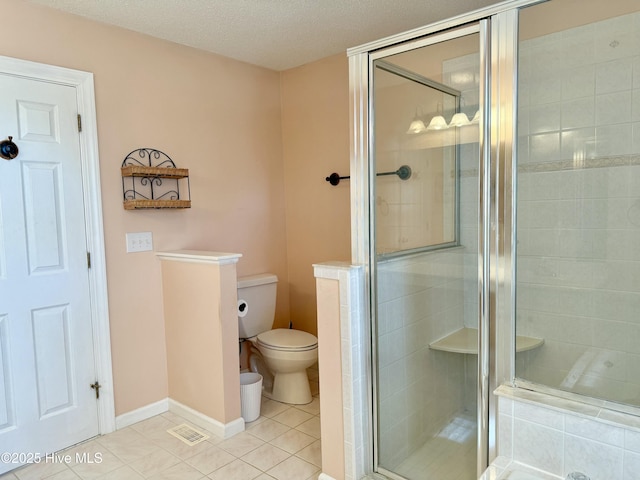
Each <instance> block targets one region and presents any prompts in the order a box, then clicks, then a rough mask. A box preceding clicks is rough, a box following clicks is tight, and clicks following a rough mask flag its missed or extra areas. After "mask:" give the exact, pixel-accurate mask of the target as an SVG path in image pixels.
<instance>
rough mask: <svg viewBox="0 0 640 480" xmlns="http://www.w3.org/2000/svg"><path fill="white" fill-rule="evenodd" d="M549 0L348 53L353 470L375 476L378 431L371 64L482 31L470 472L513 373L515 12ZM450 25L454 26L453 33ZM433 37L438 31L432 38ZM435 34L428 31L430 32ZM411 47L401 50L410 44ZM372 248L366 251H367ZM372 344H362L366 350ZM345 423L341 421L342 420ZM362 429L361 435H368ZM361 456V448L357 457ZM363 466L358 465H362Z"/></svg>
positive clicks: (487, 449)
mask: <svg viewBox="0 0 640 480" xmlns="http://www.w3.org/2000/svg"><path fill="white" fill-rule="evenodd" d="M544 1H547V0H508V1H505V2H502V3H499V4H497V5H494V6H491V7H487V8H484V9H480V10H476V11H474V12H471V13H468V14H465V15H461V16H458V17H454V18H452V19H449V20H445V21H443V22H438V23H435V24H432V25H429V26H426V27H423V28H418V29H415V30H411V31H408V32H405V33H402V34H399V35H395V36H392V37H388V38H386V39H381V40H378V41H375V42H371V43H368V44H366V45H362V46H359V47H355V48H352V49H349V50H348V52H347V53H348V56H349V58H348V59H349V102H350V108H349V113H350V118H349V121H350V134H351V135H350V136H351V151H350V154H351V155H350V159H351V160H350V162H351V163H350V170H351V172H350V173H351V216H352V221H351V245H352V263H354V264H357V265H364V267H365V278H364V284H365V294H366V295H367V296H368V297H369V302H365V305H363V307H364V309H365V310H366V311H365V312H364V318H368V319H369V320H370V321H369V322H368V324H367V325H362V334H363V335H368V336H369V338H370V342H368V343H367V342H366V340H364V341H363V343H362V344H361V348H362V358H361V361H362V362H363V365H364V369H365V370H366V371H367V372H369V376H368V378H367V381H368V388H366V387H365V388H363V389H362V391H361V394H362V395H363V403H365V404H368V405H369V409H370V411H369V416H368V418H367V419H363V422H362V423H363V426H364V427H365V430H366V431H365V434H364V435H363V439H362V443H361V444H360V443H358V442H356V443H355V444H354V445H353V446H352V448H353V452H355V453H356V454H357V455H360V457H359V458H361V459H362V462H363V463H364V464H367V465H369V468H366V466H365V469H364V470H362V469H358V470H354V472H356V473H357V474H358V478H361V475H362V474H366V473H373V471H375V470H376V469H377V467H378V464H377V458H376V453H375V449H374V444H373V443H374V442H373V438H375V435H376V434H377V431H376V429H377V427H376V418H377V405H376V402H375V398H376V388H377V387H376V384H375V379H374V378H373V375H374V374H373V370H374V368H375V366H376V364H377V361H376V351H375V345H374V338H375V333H376V332H375V322H373V321H372V320H373V318H375V317H374V315H375V313H376V312H375V308H376V288H375V287H376V285H375V278H376V277H375V275H376V271H375V252H374V245H373V237H372V236H371V233H372V232H373V231H375V230H374V228H375V226H373V227H372V220H373V212H374V210H373V204H372V202H373V200H372V199H371V197H372V195H371V191H370V189H371V185H373V183H372V181H373V180H374V179H375V177H374V176H373V175H375V174H374V173H373V171H372V168H371V161H370V155H371V154H372V152H373V144H372V141H371V135H370V132H373V128H372V127H373V125H372V119H373V115H372V109H373V105H372V104H371V100H370V98H371V95H370V92H371V84H370V81H371V79H372V68H373V67H372V65H373V60H374V59H377V58H382V57H384V56H388V55H393V54H394V53H400V52H401V51H406V50H410V49H412V48H419V47H420V46H425V45H428V44H430V43H436V42H433V41H432V40H430V39H432V38H433V37H437V38H438V42H440V41H444V40H445V39H446V36H447V35H449V36H450V37H449V38H455V37H458V36H462V34H461V33H460V32H461V31H464V29H463V28H460V27H464V26H465V25H468V24H471V23H476V27H475V28H476V31H477V32H479V33H480V37H481V38H480V59H481V68H480V73H481V83H480V96H481V98H480V102H481V106H482V107H484V108H483V109H482V112H483V114H482V116H481V120H480V132H482V134H481V135H480V137H481V138H480V142H481V144H480V152H481V165H480V168H479V176H480V179H479V183H480V185H479V187H480V192H479V197H480V198H479V201H480V204H481V206H480V211H479V217H480V218H479V223H480V225H479V227H480V228H479V239H478V243H479V244H478V247H479V249H478V252H479V258H478V266H479V278H478V282H479V308H480V323H479V333H478V337H479V338H478V341H479V345H478V347H479V358H478V370H479V372H478V373H479V375H478V395H479V397H478V400H479V401H478V419H479V423H480V425H479V427H480V428H479V429H478V472H479V473H481V472H482V471H483V470H484V468H486V466H487V465H488V464H489V463H490V462H491V461H492V460H493V459H494V458H495V457H496V456H497V431H496V422H497V398H496V397H495V395H493V393H492V392H493V390H494V389H495V388H497V386H499V385H500V384H502V383H509V384H512V383H513V381H514V374H515V368H514V367H515V315H514V313H515V248H516V238H515V237H516V234H515V225H516V224H515V214H516V209H515V198H516V191H515V190H516V184H515V168H514V164H515V163H514V162H515V153H516V152H515V139H516V138H517V137H516V121H515V119H516V116H515V109H516V93H517V90H516V89H517V80H516V75H517V51H518V10H519V9H520V8H522V7H527V6H530V5H534V4H536V3H541V2H544ZM453 29H457V30H453ZM436 34H437V35H436ZM432 36H433V37H432ZM409 44H410V45H411V48H407V46H408V45H409ZM372 252H373V253H372ZM368 349H370V350H368ZM345 420H346V419H345ZM367 432H368V435H367ZM358 452H359V453H358ZM361 470H362V471H361Z"/></svg>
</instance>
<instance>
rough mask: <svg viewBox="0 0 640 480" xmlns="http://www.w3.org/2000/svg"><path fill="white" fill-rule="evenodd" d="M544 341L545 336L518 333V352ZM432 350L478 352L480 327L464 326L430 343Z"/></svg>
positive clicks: (537, 345) (536, 346) (473, 353)
mask: <svg viewBox="0 0 640 480" xmlns="http://www.w3.org/2000/svg"><path fill="white" fill-rule="evenodd" d="M543 343H544V339H543V338H535V337H526V336H524V335H516V352H526V351H527V350H533V349H534V348H538V347H540V346H541V345H542V344H543ZM429 348H430V349H432V350H442V351H443V352H453V353H470V354H472V355H477V354H478V329H476V328H469V327H462V328H461V329H460V330H456V331H455V332H453V333H450V334H449V335H447V336H446V337H444V338H441V339H440V340H437V341H435V342H433V343H430V344H429Z"/></svg>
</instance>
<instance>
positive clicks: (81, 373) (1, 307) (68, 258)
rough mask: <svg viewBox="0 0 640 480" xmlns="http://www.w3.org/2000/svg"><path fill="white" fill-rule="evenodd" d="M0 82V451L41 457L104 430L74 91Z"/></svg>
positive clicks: (7, 80) (19, 80)
mask: <svg viewBox="0 0 640 480" xmlns="http://www.w3.org/2000/svg"><path fill="white" fill-rule="evenodd" d="M0 90H1V91H2V92H3V94H2V98H0V135H2V136H7V135H11V136H13V137H14V142H16V143H17V144H18V146H19V148H20V154H19V155H18V157H16V158H15V159H13V160H11V161H5V160H0V445H1V446H2V448H0V450H2V451H10V452H11V451H12V452H17V453H20V452H32V453H39V454H41V455H45V454H46V453H51V452H54V451H58V450H61V449H63V448H65V447H67V446H69V445H72V444H75V443H78V442H80V441H82V440H85V439H87V438H90V437H92V436H95V435H97V433H98V419H97V403H96V399H95V392H94V391H93V390H92V389H91V388H90V387H89V385H90V384H92V383H93V382H94V381H95V380H96V378H95V364H94V354H93V333H92V325H91V310H90V303H89V277H88V268H87V260H86V255H87V253H86V252H87V240H86V232H85V218H84V203H83V191H82V170H81V157H80V146H79V137H78V131H77V120H76V115H77V100H76V90H75V88H73V87H68V86H63V85H57V84H53V83H46V82H38V81H35V80H28V79H23V78H16V77H11V76H7V75H0ZM14 467H16V465H15V464H14V465H0V473H2V472H4V471H7V470H8V469H10V468H14Z"/></svg>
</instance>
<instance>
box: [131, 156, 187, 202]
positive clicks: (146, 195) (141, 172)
mask: <svg viewBox="0 0 640 480" xmlns="http://www.w3.org/2000/svg"><path fill="white" fill-rule="evenodd" d="M121 170H122V191H123V195H124V204H125V209H134V208H189V207H190V206H191V201H190V200H184V199H181V198H180V182H179V180H180V179H182V178H186V180H187V188H189V171H188V170H187V169H185V168H177V167H176V165H175V163H174V162H173V160H171V157H169V155H167V154H166V153H164V152H161V151H160V150H156V149H155V148H139V149H137V150H134V151H132V152H131V153H129V154H128V155H127V156H126V157H125V159H124V161H123V162H122V167H121ZM188 194H189V196H190V192H189V191H188Z"/></svg>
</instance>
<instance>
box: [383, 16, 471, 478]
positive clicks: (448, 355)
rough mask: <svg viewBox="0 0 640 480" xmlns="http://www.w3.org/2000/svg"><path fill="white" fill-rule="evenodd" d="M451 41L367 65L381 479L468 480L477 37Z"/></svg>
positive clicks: (461, 36)
mask: <svg viewBox="0 0 640 480" xmlns="http://www.w3.org/2000/svg"><path fill="white" fill-rule="evenodd" d="M453 37H455V38H452V35H450V34H449V36H448V39H447V40H445V41H442V40H440V41H438V39H437V38H436V39H434V40H431V41H427V42H425V41H424V39H423V40H421V42H422V46H420V47H419V48H416V47H415V46H414V47H412V49H409V48H411V47H407V48H406V49H405V51H403V52H401V53H395V54H393V55H387V56H379V57H378V58H377V59H375V60H374V61H373V63H372V78H373V88H372V109H371V110H372V112H373V117H372V123H373V125H372V127H373V135H374V136H373V138H374V141H373V145H372V147H373V148H372V153H373V155H372V156H373V169H372V170H373V171H375V172H376V175H375V178H372V180H371V190H372V205H371V208H372V212H373V215H372V217H373V218H374V221H373V225H372V232H371V233H372V243H373V245H374V248H373V249H372V255H373V256H374V258H372V259H371V266H372V273H373V276H372V279H373V282H372V283H373V295H372V297H373V300H372V303H373V304H372V311H373V315H374V322H373V325H374V343H375V349H374V351H375V364H376V365H375V366H376V369H377V372H376V373H377V378H376V381H375V390H376V392H375V393H376V402H375V403H376V418H377V425H376V441H377V444H376V450H375V454H376V464H377V469H378V471H379V472H381V473H384V474H385V475H386V476H388V477H390V478H404V479H410V480H425V479H426V480H428V479H437V480H458V479H459V480H472V479H475V478H477V468H478V457H477V453H476V452H477V451H478V430H477V425H478V414H477V411H478V400H477V396H478V393H477V392H478V381H477V377H478V322H479V317H480V312H479V267H478V265H479V262H478V244H479V240H478V239H479V232H478V225H479V211H480V207H479V195H480V192H479V174H480V171H481V161H480V158H481V155H480V142H479V139H480V133H479V118H480V109H481V104H482V102H481V100H482V99H481V95H480V91H481V90H480V86H481V85H480V83H481V82H480V56H479V42H480V38H479V37H480V34H479V27H478V26H475V27H465V29H464V30H463V31H461V32H460V33H459V35H457V36H455V35H453ZM395 51H398V50H395Z"/></svg>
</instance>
